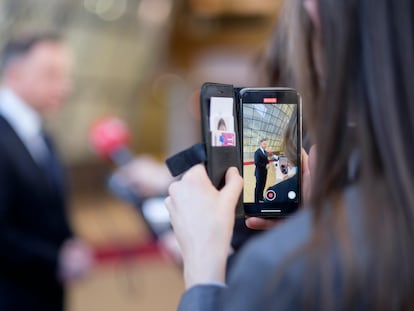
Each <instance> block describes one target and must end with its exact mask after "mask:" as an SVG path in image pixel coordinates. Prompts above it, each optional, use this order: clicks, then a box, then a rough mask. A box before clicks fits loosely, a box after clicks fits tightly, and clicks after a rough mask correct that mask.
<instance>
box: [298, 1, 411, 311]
mask: <svg viewBox="0 0 414 311" xmlns="http://www.w3.org/2000/svg"><path fill="white" fill-rule="evenodd" d="M318 4H319V21H320V29H315V31H317V32H319V34H320V36H318V40H320V46H321V49H320V57H321V64H322V72H323V74H322V76H321V77H320V85H321V89H320V92H318V93H319V95H320V96H319V98H318V101H317V104H316V105H312V106H311V107H306V106H305V109H306V108H310V109H307V110H306V111H305V113H307V116H308V120H309V121H310V124H311V128H312V129H313V132H314V138H315V139H316V142H317V145H318V159H317V165H316V172H315V176H314V178H313V180H316V181H319V182H318V183H317V184H314V185H313V186H314V188H313V195H314V197H313V202H314V205H315V206H316V212H317V213H316V215H319V216H318V217H319V218H320V219H322V218H323V216H322V215H323V214H324V213H323V212H322V206H323V204H322V203H323V202H326V201H327V200H328V201H330V203H333V209H334V213H332V215H333V216H332V218H335V215H336V216H338V215H340V213H341V209H342V208H343V204H341V203H335V202H341V201H338V200H337V199H338V198H340V197H341V194H342V193H343V191H344V189H346V188H347V186H348V185H349V184H352V183H353V184H357V185H358V188H359V189H360V193H361V196H362V203H361V206H360V208H359V215H360V218H361V224H362V230H361V234H360V238H361V240H363V241H364V243H365V244H364V245H365V246H366V252H364V257H363V258H362V257H361V256H362V254H358V253H357V251H356V248H355V247H354V246H353V244H352V243H354V242H355V241H352V239H350V238H349V236H350V234H349V232H348V233H347V231H346V230H344V228H349V227H350V224H349V223H348V224H346V223H345V222H346V220H345V219H344V217H342V218H341V217H336V219H339V220H338V223H336V224H335V226H336V229H335V228H334V230H336V233H337V237H338V239H339V245H340V248H341V250H342V251H341V255H342V256H341V258H342V259H341V260H342V262H341V268H342V269H343V270H347V271H346V273H347V277H345V278H343V282H344V284H343V286H342V288H343V289H344V291H343V293H346V294H344V295H346V297H348V298H350V297H353V298H355V297H361V296H360V295H365V299H367V300H366V301H367V302H368V303H369V306H371V307H372V308H374V309H375V308H378V309H384V310H387V309H409V308H413V307H414V296H413V295H414V269H412V268H411V265H412V263H413V262H414V225H413V223H414V160H413V159H412V157H413V153H412V151H413V147H412V146H413V143H414V122H413V121H414V85H413V81H414V2H413V1H412V0H398V1H396V0H319V1H318ZM318 27H319V25H318ZM305 104H306V103H305ZM355 167H357V168H359V170H357V171H358V172H357V173H356V174H355V173H353V174H350V171H352V170H355ZM332 218H328V221H332ZM341 222H342V223H345V226H343V227H341V229H338V228H339V227H340V224H339V223H341ZM352 256H354V257H352ZM358 256H359V257H358ZM361 269H362V271H361ZM364 269H365V270H364ZM358 270H359V271H358ZM363 290H365V292H363ZM344 297H345V296H342V298H344ZM357 300H358V299H357V298H355V300H354V301H357ZM350 306H352V304H350ZM354 307H355V305H354Z"/></svg>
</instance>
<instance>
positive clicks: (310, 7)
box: [303, 0, 320, 31]
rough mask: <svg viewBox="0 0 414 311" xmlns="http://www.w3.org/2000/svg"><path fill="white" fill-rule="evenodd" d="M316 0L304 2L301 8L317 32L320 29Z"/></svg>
mask: <svg viewBox="0 0 414 311" xmlns="http://www.w3.org/2000/svg"><path fill="white" fill-rule="evenodd" d="M318 5H319V3H318V0H304V1H303V6H304V8H305V11H306V12H307V13H308V15H309V18H310V19H311V21H312V24H313V26H314V27H315V29H316V30H317V31H319V29H320V19H319V7H318Z"/></svg>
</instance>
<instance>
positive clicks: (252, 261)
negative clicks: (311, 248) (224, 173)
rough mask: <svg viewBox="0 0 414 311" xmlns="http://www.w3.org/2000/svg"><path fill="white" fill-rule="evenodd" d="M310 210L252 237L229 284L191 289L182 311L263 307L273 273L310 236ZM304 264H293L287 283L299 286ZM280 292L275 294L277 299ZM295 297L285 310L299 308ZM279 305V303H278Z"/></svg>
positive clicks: (215, 310)
mask: <svg viewBox="0 0 414 311" xmlns="http://www.w3.org/2000/svg"><path fill="white" fill-rule="evenodd" d="M310 224H311V221H310V212H309V211H308V210H305V211H301V212H299V213H298V214H297V215H296V216H293V217H292V218H291V219H290V220H287V221H286V223H284V224H282V225H280V226H278V227H277V228H275V229H274V230H271V231H269V232H267V233H265V234H263V235H260V236H259V237H258V238H257V239H252V241H249V244H248V245H246V247H245V248H243V249H242V251H241V253H240V256H239V258H237V261H236V263H235V266H234V269H232V271H231V273H230V276H229V280H228V287H227V288H224V287H220V286H214V285H198V286H194V287H192V288H191V289H189V290H187V291H186V292H185V294H184V295H183V297H182V299H181V302H180V306H179V310H180V311H190V310H191V311H207V310H210V311H213V310H214V311H217V310H238V311H243V310H246V311H247V310H261V309H262V308H261V307H262V298H263V294H264V293H265V292H267V286H268V284H270V283H271V282H272V276H274V275H275V272H277V270H278V269H279V268H280V267H281V266H282V265H283V264H284V263H285V260H286V258H287V256H289V254H291V253H292V252H293V251H294V250H296V249H297V248H298V247H299V246H300V245H302V244H303V243H304V242H305V241H306V240H307V238H308V236H309V231H310ZM301 267H303V265H292V266H291V267H290V269H289V271H286V278H285V280H286V282H284V284H288V283H290V284H292V288H297V284H301V282H302V278H303V277H304V273H302V272H301ZM277 294H278V291H277V290H276V291H275V293H274V295H276V297H275V299H276V300H277V299H278V297H277ZM296 303H299V302H297V301H296V300H295V299H292V300H289V301H286V300H285V301H284V304H283V305H282V304H280V305H279V306H280V308H276V309H281V310H295V309H298V308H299V307H300V306H298V305H295V304H296ZM276 306H277V304H276Z"/></svg>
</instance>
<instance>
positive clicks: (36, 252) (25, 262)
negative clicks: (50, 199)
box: [0, 153, 58, 275]
mask: <svg viewBox="0 0 414 311" xmlns="http://www.w3.org/2000/svg"><path fill="white" fill-rule="evenodd" d="M10 169H11V165H8V163H7V159H6V157H5V156H4V154H3V153H0V249H1V250H2V251H1V252H0V265H2V266H3V267H8V268H9V269H10V270H13V271H14V270H15V271H19V272H20V273H37V274H39V275H41V274H42V273H47V274H51V273H56V271H57V261H58V258H57V255H58V249H57V248H56V247H55V246H53V245H51V244H49V243H46V242H45V241H41V240H38V239H35V238H33V237H32V236H30V235H28V234H26V233H24V232H21V231H18V230H16V229H15V228H14V227H13V226H12V225H10V224H9V223H8V218H9V217H10V214H11V211H10V208H11V207H12V206H11V204H12V202H11V193H12V191H13V189H12V187H13V180H11V179H10V178H11V175H12V174H11V172H10V171H9V170H10Z"/></svg>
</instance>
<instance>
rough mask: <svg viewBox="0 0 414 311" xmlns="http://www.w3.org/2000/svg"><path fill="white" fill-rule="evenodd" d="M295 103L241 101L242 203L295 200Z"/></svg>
mask: <svg viewBox="0 0 414 311" xmlns="http://www.w3.org/2000/svg"><path fill="white" fill-rule="evenodd" d="M297 114H298V113H297V105H296V104H288V103H287V104H285V103H283V104H263V103H243V112H242V118H243V120H242V121H243V135H242V137H243V177H244V192H243V202H244V203H273V202H275V203H283V202H295V203H296V202H298V200H299V195H298V189H299V175H298V168H299V167H300V166H299V164H298V161H299V157H298V124H297V123H298V116H297Z"/></svg>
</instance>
